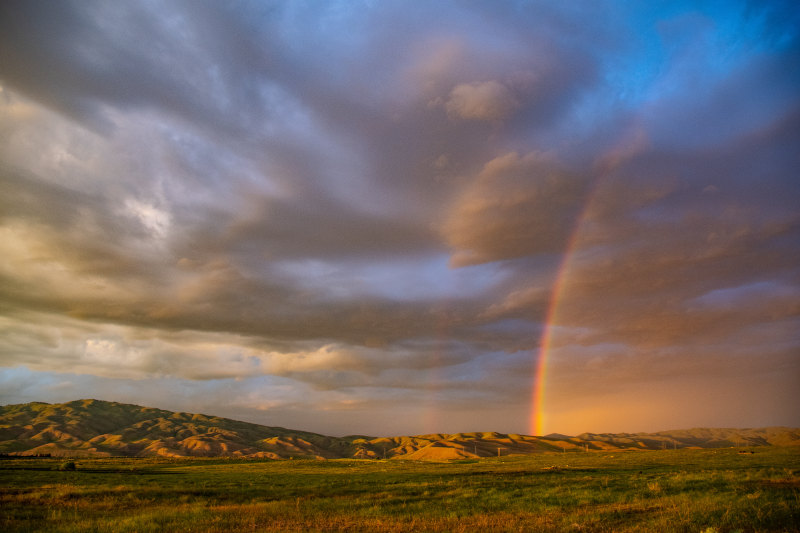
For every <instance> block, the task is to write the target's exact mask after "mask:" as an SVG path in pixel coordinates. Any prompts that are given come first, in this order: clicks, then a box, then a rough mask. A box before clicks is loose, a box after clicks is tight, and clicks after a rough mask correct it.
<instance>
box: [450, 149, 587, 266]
mask: <svg viewBox="0 0 800 533" xmlns="http://www.w3.org/2000/svg"><path fill="white" fill-rule="evenodd" d="M586 189H587V183H586V179H585V178H584V177H581V176H579V175H575V174H572V173H570V172H569V171H567V170H565V169H563V168H560V167H559V165H558V164H557V163H556V162H555V161H553V160H552V158H550V157H548V156H547V155H544V154H539V153H536V152H534V153H530V154H527V155H524V156H520V155H519V154H517V153H515V152H511V153H508V154H504V155H502V156H499V157H496V158H495V159H493V160H491V161H489V162H488V163H486V165H485V166H484V167H483V169H482V170H481V171H480V172H479V173H478V174H477V176H475V178H474V179H473V180H472V183H471V184H470V185H469V186H467V187H466V188H465V189H464V192H463V193H462V194H461V196H460V197H459V198H458V200H457V201H456V202H455V204H454V206H453V207H452V208H451V210H450V214H449V217H448V219H447V220H446V222H445V224H444V227H443V231H442V233H443V234H444V237H445V239H446V240H447V242H448V243H449V244H450V246H451V247H453V248H454V250H455V252H454V255H453V258H452V263H453V264H454V265H456V266H462V265H468V264H476V263H482V262H490V261H498V260H503V259H513V258H515V257H522V256H526V255H538V254H542V253H554V252H555V253H557V252H559V251H562V250H563V249H564V248H566V246H567V240H568V238H569V236H570V234H571V232H572V231H573V229H572V228H573V226H574V225H575V220H576V218H577V217H578V215H579V214H580V211H581V209H582V208H583V203H584V199H585V197H586V194H587V190H586Z"/></svg>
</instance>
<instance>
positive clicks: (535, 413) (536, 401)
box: [530, 202, 589, 436]
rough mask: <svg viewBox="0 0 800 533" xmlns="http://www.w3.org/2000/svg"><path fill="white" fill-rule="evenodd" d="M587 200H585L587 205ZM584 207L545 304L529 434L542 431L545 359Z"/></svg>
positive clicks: (583, 214)
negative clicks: (545, 309)
mask: <svg viewBox="0 0 800 533" xmlns="http://www.w3.org/2000/svg"><path fill="white" fill-rule="evenodd" d="M588 204H589V202H587V206H588ZM587 210H588V209H587V208H586V207H585V208H584V210H583V212H582V213H581V215H580V216H579V217H578V220H577V222H576V224H575V227H574V228H573V230H572V234H571V235H570V237H569V241H568V242H567V247H566V249H565V251H564V255H563V256H562V257H561V264H559V266H558V270H557V271H556V278H555V282H554V283H553V290H552V291H551V292H550V300H549V302H548V304H547V313H546V314H545V320H544V330H543V331H542V336H541V338H540V341H539V350H538V358H537V360H536V362H535V367H536V370H535V375H534V383H533V389H532V390H531V411H530V434H531V435H537V436H541V435H542V434H543V433H544V392H545V376H547V361H548V358H549V356H550V351H551V345H552V342H553V330H554V329H555V328H554V326H555V321H556V315H557V312H558V304H559V302H560V301H561V294H562V292H563V291H564V282H565V280H566V279H567V272H568V270H569V262H570V259H571V257H572V254H573V253H574V252H575V248H576V246H577V242H578V233H579V232H580V227H581V224H582V223H583V219H584V218H585V217H586V211H587Z"/></svg>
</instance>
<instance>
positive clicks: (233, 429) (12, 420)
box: [0, 400, 800, 461]
mask: <svg viewBox="0 0 800 533" xmlns="http://www.w3.org/2000/svg"><path fill="white" fill-rule="evenodd" d="M767 445H780V446H787V445H800V430H797V429H790V428H763V429H745V430H734V429H692V430H682V431H665V432H660V433H650V434H648V433H636V434H610V433H604V434H594V433H584V434H581V435H579V436H577V437H570V436H566V435H556V434H552V435H547V436H530V435H517V434H504V433H495V432H486V433H456V434H441V433H438V434H430V435H419V436H402V437H380V438H372V437H363V436H352V437H329V436H325V435H320V434H317V433H310V432H306V431H296V430H291V429H285V428H281V427H268V426H261V425H258V424H251V423H247V422H238V421H235V420H230V419H227V418H219V417H213V416H206V415H201V414H190V413H175V412H171V411H165V410H161V409H153V408H147V407H140V406H137V405H128V404H120V403H114V402H104V401H98V400H78V401H74V402H69V403H64V404H53V405H51V404H46V403H29V404H19V405H7V406H3V407H0V454H5V455H51V456H64V457H80V456H84V457H86V456H98V457H103V456H105V457H108V456H138V457H142V456H160V457H231V458H235V457H241V458H266V459H290V458H316V459H335V458H344V457H351V458H362V459H404V460H414V461H449V460H458V459H474V458H479V457H493V456H508V455H525V454H535V453H544V452H574V451H585V452H589V451H609V450H617V451H626V450H661V449H672V448H689V447H696V448H709V447H710V448H719V447H732V446H767Z"/></svg>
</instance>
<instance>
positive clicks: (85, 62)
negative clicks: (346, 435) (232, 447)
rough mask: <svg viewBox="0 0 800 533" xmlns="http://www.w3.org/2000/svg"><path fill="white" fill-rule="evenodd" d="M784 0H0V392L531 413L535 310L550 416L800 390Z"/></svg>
mask: <svg viewBox="0 0 800 533" xmlns="http://www.w3.org/2000/svg"><path fill="white" fill-rule="evenodd" d="M793 7H794V6H790V4H789V3H780V2H770V3H767V4H764V5H758V6H756V5H753V4H747V3H734V4H732V5H730V6H729V5H726V7H725V8H724V9H723V8H718V7H715V6H711V5H707V6H696V5H692V6H684V5H681V4H675V5H671V6H669V7H663V6H647V7H646V8H640V7H631V6H629V5H627V4H625V3H618V2H604V3H601V4H598V5H596V6H591V7H589V6H582V8H581V9H579V10H575V9H572V8H569V7H564V6H560V5H555V4H553V5H549V4H544V3H530V4H525V5H518V4H516V3H513V2H485V3H484V2H473V3H470V4H469V5H464V4H455V3H448V2H443V3H437V4H435V5H428V6H424V7H420V8H418V9H408V6H407V5H405V4H404V3H402V2H391V1H389V2H381V3H379V4H376V5H372V6H366V5H364V6H362V5H359V4H352V3H348V2H332V3H328V4H326V5H325V6H322V7H321V6H318V5H314V6H311V5H306V4H303V3H297V2H285V3H273V4H270V5H269V6H263V5H258V4H247V5H244V4H242V5H237V6H236V9H232V8H231V6H229V5H225V4H217V3H192V4H191V6H189V5H188V4H184V3H181V2H177V3H172V4H169V5H163V6H156V5H150V4H142V3H136V4H130V5H125V6H121V7H115V8H113V9H112V8H110V7H109V6H106V5H105V4H103V3H102V2H69V1H66V2H59V3H58V4H57V5H51V4H49V3H42V2H38V1H25V2H13V1H12V2H4V3H2V5H0V85H1V86H2V87H1V89H0V136H1V137H2V138H3V140H4V142H3V143H2V144H0V324H2V331H3V334H2V335H0V358H2V359H0V360H1V361H2V365H3V366H4V368H6V369H7V370H6V371H5V372H6V375H8V376H11V377H10V378H9V380H10V381H13V379H15V377H17V378H19V379H20V380H21V382H24V386H21V387H16V388H13V393H9V394H7V395H6V396H4V397H3V398H4V400H5V399H6V398H8V400H7V401H23V399H24V401H27V399H47V398H51V399H55V398H59V399H73V398H70V397H63V398H62V396H59V395H61V394H63V395H67V394H78V395H83V394H82V393H83V392H84V391H96V394H94V395H95V396H100V395H101V394H108V395H111V396H114V395H115V394H116V392H117V391H116V389H117V388H119V389H120V393H119V395H118V396H115V398H118V399H124V400H125V401H134V402H136V401H139V402H140V403H150V399H153V400H154V401H155V400H158V401H159V402H163V405H161V406H162V407H167V408H169V407H171V406H180V408H181V409H189V408H190V407H191V406H192V405H201V406H208V407H209V409H215V408H220V409H224V410H225V413H222V414H226V413H230V414H235V413H236V412H242V413H248V416H252V417H254V418H253V419H254V420H257V421H258V420H261V421H269V420H280V421H281V424H283V425H288V426H290V427H291V426H292V421H293V420H298V421H303V422H304V423H307V424H309V426H306V428H307V429H317V430H322V429H324V428H326V427H331V428H333V427H335V425H336V423H337V422H338V423H341V424H342V425H343V427H344V425H347V427H349V428H352V431H354V432H356V431H360V432H386V431H389V430H391V429H392V428H391V426H390V425H389V423H388V422H386V421H387V420H391V421H394V420H397V421H398V424H399V423H401V422H402V424H404V426H403V427H404V428H408V429H407V431H408V432H420V431H421V430H420V429H414V428H415V427H416V428H420V425H421V424H422V422H420V421H421V420H425V421H426V422H425V423H424V425H425V430H431V431H441V430H443V427H436V423H440V424H442V425H448V424H450V423H452V426H456V425H458V424H461V425H469V426H470V428H471V429H478V430H485V429H489V428H486V427H483V426H484V424H490V423H491V425H494V424H498V425H502V426H503V427H495V428H492V429H500V430H504V429H505V430H509V431H518V432H526V431H527V430H528V428H527V427H526V425H527V422H526V421H527V420H528V418H529V417H528V413H527V411H528V409H529V403H530V398H531V386H532V384H533V383H534V382H535V376H534V375H533V372H534V368H536V364H535V363H536V361H537V357H541V356H542V354H541V352H540V346H539V344H540V341H541V338H542V334H543V332H544V331H545V326H546V325H545V323H544V322H545V320H547V319H548V318H549V319H550V324H549V327H550V331H552V332H553V336H552V337H553V338H552V345H553V353H552V365H551V368H552V369H553V371H552V384H550V385H548V389H547V390H548V391H549V392H548V394H550V395H552V398H554V401H553V403H551V404H550V407H549V409H551V410H552V413H553V414H554V416H555V413H559V414H561V415H563V416H574V424H573V422H569V421H567V420H566V419H564V421H559V420H558V417H556V418H553V421H554V422H553V423H554V424H563V425H564V427H563V430H564V431H567V428H574V429H576V430H577V431H583V430H585V429H591V428H586V427H583V428H581V427H577V426H579V422H580V421H581V420H584V421H585V420H588V419H587V418H585V416H588V415H592V416H594V415H596V414H597V413H595V412H593V411H591V410H588V411H587V410H585V409H581V408H580V405H579V404H581V403H583V404H584V405H587V404H594V403H596V400H597V398H609V399H613V400H614V405H615V406H618V407H619V409H620V411H619V413H618V414H617V415H608V417H606V418H603V420H607V421H608V424H609V425H614V424H616V423H620V424H621V423H622V422H621V421H623V420H624V418H625V416H626V413H628V412H630V413H631V416H635V417H637V418H636V420H642V421H643V422H642V423H645V422H646V420H645V418H643V417H642V416H641V414H642V413H641V410H639V411H637V410H635V409H632V410H630V411H626V410H625V409H624V407H625V405H626V400H625V398H626V397H627V398H628V400H627V405H632V404H634V403H637V402H638V403H640V404H641V405H648V406H651V407H652V409H653V412H658V413H662V415H660V418H658V420H656V419H654V420H653V422H652V423H653V424H654V425H656V424H659V426H656V427H647V428H642V429H654V430H655V429H664V427H661V426H660V424H667V423H669V424H672V422H673V421H676V420H677V419H676V418H675V417H672V416H671V415H668V412H669V410H668V409H667V408H665V407H664V405H666V404H668V402H667V401H666V400H665V399H664V398H662V397H661V396H663V395H664V391H666V390H668V389H669V387H672V386H674V387H675V388H676V390H681V391H683V392H685V393H686V394H690V393H692V391H695V392H697V390H698V389H697V387H698V386H700V385H699V383H698V381H697V379H696V378H695V376H696V375H700V374H702V375H704V376H706V375H716V376H718V378H719V379H718V382H716V384H715V385H714V387H713V390H714V391H715V394H716V393H719V397H720V398H723V397H729V396H730V394H731V393H730V391H731V390H732V387H737V386H741V384H742V382H743V380H745V378H748V377H752V383H751V385H749V386H748V388H746V391H745V392H743V393H742V397H743V398H757V399H758V401H757V402H756V401H755V400H754V405H756V404H757V405H759V406H760V407H761V408H764V409H767V408H771V407H773V406H775V405H781V404H785V405H795V404H796V403H797V401H796V400H797V392H796V390H795V391H794V392H792V390H791V388H790V387H788V386H787V380H788V379H789V378H787V377H786V376H796V375H797V361H796V358H794V359H793V358H792V357H791V355H792V354H793V353H796V351H797V347H798V342H800V341H799V340H798V339H797V336H796V334H795V333H794V332H795V331H797V329H798V328H797V317H798V309H797V306H796V305H794V300H796V298H795V297H794V296H795V295H796V293H797V291H798V267H797V265H798V264H800V262H799V261H798V257H800V256H799V255H798V254H799V251H798V245H797V243H798V242H800V235H798V228H800V225H798V222H799V221H800V219H798V211H797V204H798V202H797V199H798V198H799V197H800V189H799V188H798V180H797V179H796V169H797V168H798V166H800V160H798V152H797V149H796V147H797V146H798V143H799V142H800V139H799V138H798V132H800V127H799V126H798V125H799V124H800V121H799V120H798V117H799V116H800V115H799V114H798V110H799V109H800V101H798V98H797V96H796V95H797V94H799V93H798V91H797V88H798V85H800V80H799V79H798V77H797V75H796V73H797V72H800V70H798V69H797V68H795V67H796V63H797V57H798V56H797V50H798V46H797V43H798V34H797V29H796V27H797V25H796V24H795V23H796V17H797V15H796V11H797V10H796V9H792V8H793ZM441 20H447V21H448V24H447V26H446V27H442V25H441V24H440V23H439V22H438V21H441ZM749 360H752V362H748V361H749ZM26 369H27V370H26ZM770 369H780V375H777V374H776V373H775V372H774V371H772V370H770ZM37 376H39V378H37ZM37 384H38V390H41V391H43V392H42V394H45V396H46V397H47V398H33V397H32V395H34V393H33V392H32V391H36V390H37ZM649 384H650V385H653V391H656V390H658V391H660V392H658V394H656V393H655V392H653V393H652V394H651V393H649V392H648V390H649V389H648V385H649ZM659 387H660V388H659ZM262 388H263V390H262ZM169 389H172V390H174V391H175V392H168V390H169ZM9 390H12V389H9ZM614 390H618V391H627V392H626V394H628V396H626V397H624V396H623V395H622V393H620V394H619V395H615V394H613V393H612V391H614ZM743 390H744V389H743ZM137 391H138V392H137ZM770 391H774V394H773V392H770ZM704 394H705V393H704ZM204 395H206V399H203V398H204ZM569 397H571V398H572V399H569ZM632 397H635V401H631V400H630V398H632ZM764 398H766V399H764ZM111 399H114V398H111ZM555 400H558V402H561V405H562V406H563V407H559V406H558V405H557V404H556V402H555ZM742 401H743V402H744V400H742ZM193 402H194V403H193ZM476 403H478V404H480V407H478V408H476ZM638 403H637V404H638ZM399 406H407V407H406V410H405V411H404V410H403V408H401V407H399ZM716 408H718V409H719V410H720V411H724V410H725V405H724V404H723V403H722V402H721V401H719V402H716V403H715V402H714V401H711V400H709V409H708V412H709V413H711V412H712V411H714V409H716ZM322 412H324V413H326V415H325V416H322V415H319V416H318V415H316V414H314V413H322ZM504 412H505V413H507V414H505V415H504V414H503V413H504ZM743 412H744V411H743ZM747 412H748V413H750V414H748V415H747V417H744V415H743V417H742V418H739V419H738V420H739V423H738V424H740V425H750V426H754V425H759V424H760V422H759V419H758V416H757V415H758V412H757V411H756V410H749V411H747ZM776 412H777V411H776ZM382 413H391V414H390V415H385V414H382ZM443 413H447V414H446V415H445V414H443ZM470 413H479V415H477V414H476V415H475V416H476V417H478V416H480V417H483V418H480V419H478V418H475V421H474V422H473V421H472V420H473V419H472V418H471V416H472V415H471V414H470ZM773 413H774V412H773ZM683 414H684V416H685V417H686V420H687V422H686V425H690V424H695V425H697V424H704V423H706V422H707V421H708V420H707V419H705V418H704V419H703V420H702V421H701V420H699V419H693V418H692V417H691V415H692V410H691V409H688V408H687V410H686V411H685V412H684V413H683ZM709 416H710V415H709ZM793 416H794V418H793ZM615 417H616V418H615ZM770 417H772V418H770V420H776V421H779V420H778V419H779V418H780V419H782V420H784V422H780V423H786V424H794V423H796V420H797V419H796V415H792V414H791V413H787V412H785V411H782V412H781V415H780V417H778V416H777V415H774V416H773V414H770ZM356 419H357V420H363V423H362V425H361V426H360V427H359V426H358V423H357V422H355V421H354V420H356ZM731 419H732V420H733V419H736V417H735V416H733V415H732V416H731ZM765 419H766V417H765ZM691 420H697V421H696V422H692V421H691ZM659 421H660V422H659ZM415 423H416V424H417V425H416V426H415ZM457 423H458V424H457ZM709 423H713V421H711V422H709ZM314 424H320V427H319V428H315V427H313V425H314ZM370 424H376V425H377V426H376V427H375V428H373V427H371V426H370ZM473 424H475V425H478V426H481V427H473ZM675 425H676V426H677V425H684V424H678V421H676V422H675ZM381 428H384V429H381ZM452 429H454V430H458V428H456V427H452ZM551 429H552V430H559V429H562V428H559V427H558V426H556V425H554V427H552V428H551ZM597 429H598V430H606V429H609V428H597ZM623 429H635V428H623ZM333 432H334V433H338V432H337V431H333Z"/></svg>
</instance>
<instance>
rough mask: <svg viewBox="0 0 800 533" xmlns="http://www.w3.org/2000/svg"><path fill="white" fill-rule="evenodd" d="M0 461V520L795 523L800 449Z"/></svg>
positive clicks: (144, 525) (161, 527)
mask: <svg viewBox="0 0 800 533" xmlns="http://www.w3.org/2000/svg"><path fill="white" fill-rule="evenodd" d="M62 462H63V461H62V460H59V459H52V460H48V459H4V460H2V461H0V530H2V531H48V532H49V531H53V532H59V531H60V532H72V531H74V532H77V531H81V532H83V531H114V532H148V531H225V532H231V531H263V530H275V531H332V530H342V529H346V530H348V531H476V530H485V531H520V530H521V531H659V532H661V531H667V532H668V531H681V532H684V531H686V532H690V531H691V532H700V531H709V532H711V531H714V532H733V531H741V532H749V531H800V450H797V449H796V448H794V449H792V448H757V449H756V453H755V454H752V455H751V454H747V455H743V454H738V453H737V451H736V450H735V449H723V450H720V449H718V450H677V451H671V450H668V451H650V452H644V451H642V452H605V453H604V452H591V453H577V452H575V453H566V454H560V453H553V454H540V455H535V456H526V457H503V458H492V459H482V460H470V461H461V462H450V463H423V462H418V463H417V462H404V461H393V460H390V461H370V460H345V459H341V460H331V461H313V460H300V461H298V460H295V461H248V460H220V459H187V460H167V459H152V458H147V459H124V458H121V459H84V460H81V459H76V460H75V463H76V466H77V469H76V470H75V471H61V470H59V465H60V464H61V463H62Z"/></svg>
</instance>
